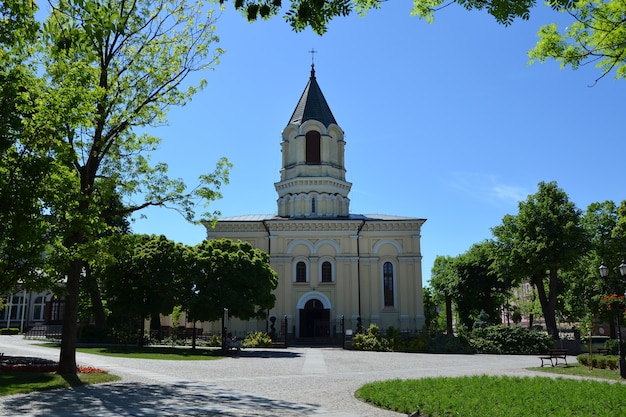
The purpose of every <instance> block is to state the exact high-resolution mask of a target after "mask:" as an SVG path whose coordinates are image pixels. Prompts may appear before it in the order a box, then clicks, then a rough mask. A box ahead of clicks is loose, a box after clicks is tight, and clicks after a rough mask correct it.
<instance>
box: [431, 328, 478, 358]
mask: <svg viewBox="0 0 626 417" xmlns="http://www.w3.org/2000/svg"><path fill="white" fill-rule="evenodd" d="M429 351H430V352H431V353H474V349H472V347H471V346H470V345H469V344H468V343H467V340H466V339H465V338H463V337H456V336H454V335H447V334H443V333H441V334H438V335H437V336H435V337H434V338H432V339H431V340H430V346H429Z"/></svg>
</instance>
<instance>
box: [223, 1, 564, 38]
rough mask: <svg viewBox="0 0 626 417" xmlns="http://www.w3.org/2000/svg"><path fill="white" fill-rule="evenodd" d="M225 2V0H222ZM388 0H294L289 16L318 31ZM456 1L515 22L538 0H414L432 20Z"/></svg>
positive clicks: (266, 13) (252, 9)
mask: <svg viewBox="0 0 626 417" xmlns="http://www.w3.org/2000/svg"><path fill="white" fill-rule="evenodd" d="M220 2H221V3H223V2H224V0H221V1H220ZM384 2H385V0H354V1H350V0H325V1H319V0H290V2H289V3H290V4H289V10H288V11H287V12H286V14H285V20H286V21H287V22H288V23H289V24H290V25H291V27H292V28H293V29H294V30H295V31H301V30H304V29H306V28H307V27H310V28H311V29H313V31H314V32H315V33H317V34H320V35H321V34H323V33H324V32H326V29H327V26H328V23H329V22H330V21H331V20H332V19H334V18H335V17H339V16H347V15H349V14H351V13H353V12H356V13H359V14H360V15H364V14H365V13H367V11H368V10H370V9H378V8H380V7H381V6H382V4H383V3H384ZM571 2H572V1H570V0H552V1H550V4H551V5H552V7H554V8H557V7H562V6H564V5H567V4H569V3H571ZM453 3H457V4H458V5H459V6H462V7H464V8H465V9H467V10H486V11H487V13H489V14H490V15H492V16H493V17H494V18H495V19H496V20H497V21H498V22H500V23H503V24H507V25H508V24H511V23H512V22H513V20H514V19H515V18H518V17H519V18H522V19H528V18H529V16H530V10H531V9H532V8H533V7H534V6H535V5H536V3H537V2H536V0H414V1H413V10H412V12H411V14H412V15H415V16H419V17H421V18H425V19H427V20H428V21H432V20H433V18H434V13H435V12H436V11H437V10H439V9H442V8H444V7H447V6H449V5H451V4H453ZM234 6H235V8H236V9H238V10H240V11H241V12H243V14H244V15H245V16H246V18H247V19H248V20H249V21H254V20H256V19H258V18H262V19H268V18H270V17H271V16H274V15H276V14H278V13H279V12H280V10H281V6H282V1H281V0H235V1H234Z"/></svg>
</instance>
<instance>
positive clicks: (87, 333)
mask: <svg viewBox="0 0 626 417" xmlns="http://www.w3.org/2000/svg"><path fill="white" fill-rule="evenodd" d="M78 339H79V341H80V342H81V343H113V341H114V340H113V336H112V330H111V329H110V328H108V327H97V326H91V325H86V326H81V327H80V332H79V335H78Z"/></svg>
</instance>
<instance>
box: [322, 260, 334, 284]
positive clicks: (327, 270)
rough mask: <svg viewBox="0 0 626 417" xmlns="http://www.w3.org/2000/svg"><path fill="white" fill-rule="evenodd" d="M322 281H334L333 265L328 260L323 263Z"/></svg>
mask: <svg viewBox="0 0 626 417" xmlns="http://www.w3.org/2000/svg"><path fill="white" fill-rule="evenodd" d="M322 282H333V265H332V264H331V263H330V262H328V261H325V262H324V263H322Z"/></svg>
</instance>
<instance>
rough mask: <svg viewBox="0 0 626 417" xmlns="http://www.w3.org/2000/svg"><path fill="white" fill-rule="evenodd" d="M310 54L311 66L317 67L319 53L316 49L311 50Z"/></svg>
mask: <svg viewBox="0 0 626 417" xmlns="http://www.w3.org/2000/svg"><path fill="white" fill-rule="evenodd" d="M309 53H310V54H311V66H315V54H316V53H317V51H316V50H315V48H311V50H310V51H309Z"/></svg>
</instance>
